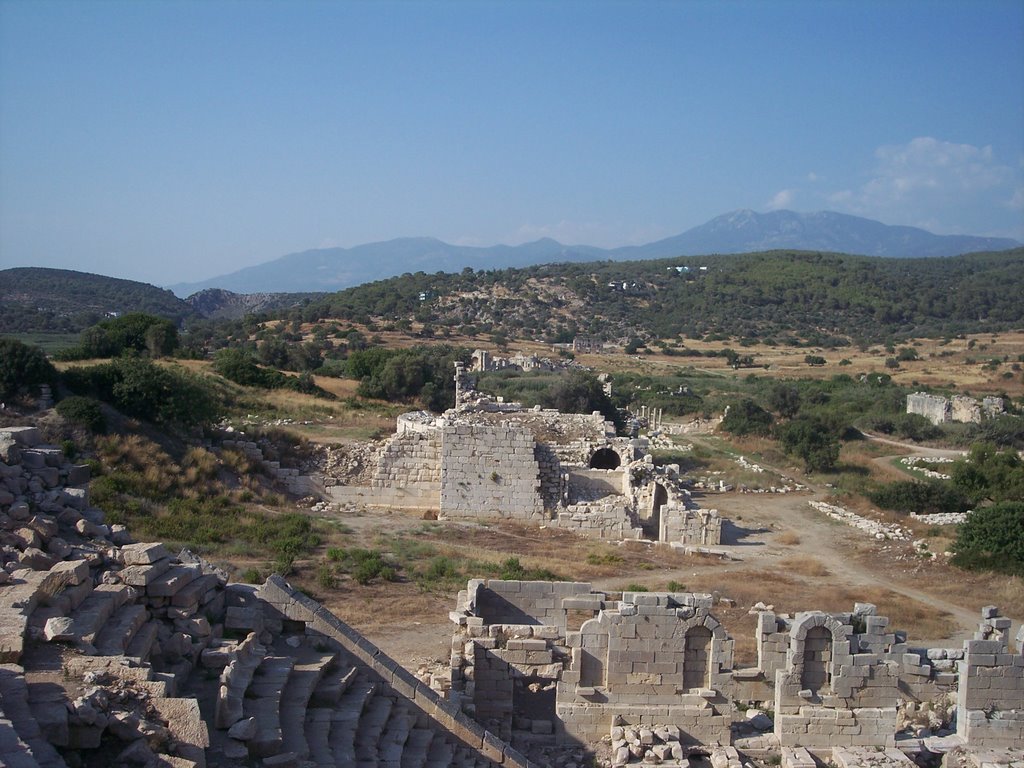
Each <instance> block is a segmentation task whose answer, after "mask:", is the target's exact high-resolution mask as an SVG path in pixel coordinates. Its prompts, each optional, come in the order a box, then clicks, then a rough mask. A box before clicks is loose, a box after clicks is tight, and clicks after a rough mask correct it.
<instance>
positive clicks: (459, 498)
mask: <svg viewBox="0 0 1024 768" xmlns="http://www.w3.org/2000/svg"><path fill="white" fill-rule="evenodd" d="M540 489H541V484H540V477H539V473H538V468H537V462H536V460H535V459H534V440H533V435H532V434H531V433H530V432H529V431H528V430H525V429H523V428H521V427H519V426H517V425H513V424H501V425H496V426H492V425H489V424H448V425H446V426H444V427H443V428H442V435H441V513H442V515H443V516H444V517H450V518H479V517H503V518H511V519H517V520H544V519H546V515H545V514H544V503H543V501H542V499H541V495H540Z"/></svg>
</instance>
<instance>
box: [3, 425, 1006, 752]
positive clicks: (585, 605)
mask: <svg viewBox="0 0 1024 768" xmlns="http://www.w3.org/2000/svg"><path fill="white" fill-rule="evenodd" d="M87 483H88V468H87V467H86V466H83V465H76V464H72V463H69V462H68V461H67V460H66V458H65V456H64V454H63V453H62V451H61V450H60V449H59V448H57V447H54V446H47V445H43V444H41V442H40V435H39V432H38V430H36V429H35V428H32V427H16V428H0V566H2V568H0V765H4V766H12V767H13V768H21V767H22V766H37V765H39V766H45V767H46V768H63V767H64V766H70V767H71V768H91V766H101V765H102V766H104V768H107V767H108V766H109V767H110V768H122V767H123V768H128V767H129V766H146V767H147V768H148V767H150V766H161V767H164V766H170V767H172V768H195V767H202V766H206V765H211V766H228V767H234V766H238V767H239V768H241V766H266V767H267V768H270V767H271V766H284V767H285V768H288V767H294V768H298V766H303V767H305V766H359V767H360V768H375V767H376V766H389V767H391V768H404V767H407V766H416V767H417V768H444V767H445V766H459V767H461V768H494V767H495V766H509V767H510V768H527V767H528V766H531V765H538V764H539V763H535V762H531V761H530V760H528V759H527V758H526V757H524V751H526V752H529V753H530V754H531V755H537V754H538V750H539V751H540V752H539V753H540V754H547V753H545V752H544V750H548V749H550V750H555V751H556V752H555V754H557V750H560V749H561V750H565V749H570V750H574V751H573V752H572V754H574V755H575V754H579V753H580V752H581V751H582V750H588V751H589V750H592V749H593V748H595V747H596V746H598V745H601V744H604V745H605V747H607V749H608V750H609V752H608V756H607V758H606V759H605V762H604V764H607V765H625V764H628V763H635V762H638V761H642V762H644V763H646V764H651V763H661V764H665V765H685V764H686V762H685V760H686V758H687V756H692V755H695V754H698V755H699V754H704V755H710V756H711V758H712V764H713V765H714V766H716V768H721V767H722V766H728V767H730V768H731V767H733V766H740V765H742V762H741V757H740V755H741V753H742V755H743V756H744V758H742V759H761V758H763V757H764V756H765V755H769V754H774V755H776V756H778V755H779V754H780V753H781V761H782V764H783V765H789V766H810V765H813V764H814V763H813V760H812V754H813V755H818V756H822V755H830V756H831V757H832V759H833V760H834V761H835V762H836V764H837V765H842V766H853V765H866V764H872V765H874V764H878V765H883V764H884V765H901V764H902V765H906V764H907V763H906V758H905V757H904V751H906V752H911V753H918V754H922V753H924V751H925V750H927V751H928V753H940V752H943V751H948V753H947V757H948V756H949V755H954V754H957V752H958V750H959V751H960V752H963V750H964V749H966V750H968V756H969V757H970V756H972V755H973V756H977V755H981V756H983V758H984V760H982V759H981V758H978V760H979V761H980V762H979V761H975V762H974V763H972V764H974V765H977V766H979V767H980V766H981V765H982V764H983V763H984V762H986V761H987V763H988V764H992V765H996V764H1002V765H1017V764H1018V763H1019V762H1020V761H1021V760H1024V751H1022V750H1024V706H1022V702H1024V656H1022V648H1021V646H1022V645H1024V632H1022V633H1021V634H1018V636H1017V638H1016V649H1014V648H1013V647H1012V646H1011V642H1010V638H1009V628H1010V620H1009V619H1006V618H1002V617H1000V616H999V614H998V611H996V609H994V608H987V609H985V611H984V614H983V621H982V623H981V626H980V628H979V631H978V633H977V634H976V635H975V637H974V639H972V640H969V641H967V642H966V643H964V644H963V646H962V647H961V648H913V647H910V646H908V645H907V644H906V641H905V638H904V637H903V636H902V635H901V634H900V633H898V632H893V631H891V630H890V629H889V627H888V622H887V620H886V619H885V618H883V617H879V616H876V615H875V612H874V609H873V606H870V605H858V606H856V607H855V609H854V611H853V612H851V613H846V614H842V613H840V614H826V613H821V612H808V613H801V614H797V615H796V616H786V615H777V614H775V613H773V612H772V611H770V610H767V609H766V610H760V611H759V612H758V614H757V636H756V640H757V648H758V661H757V664H756V666H754V667H753V668H750V669H738V668H736V665H735V664H734V660H733V640H732V639H731V637H730V636H729V634H728V632H727V631H726V629H725V628H724V627H723V626H722V624H721V623H720V622H719V621H718V619H717V618H716V617H715V615H714V601H713V599H712V598H711V596H708V595H698V594H689V593H687V594H648V593H630V592H626V593H622V594H608V593H603V592H597V591H595V590H593V589H592V588H591V586H590V585H589V584H581V583H552V582H508V581H493V580H492V581H471V582H470V583H469V585H468V588H467V590H466V591H464V592H462V593H460V595H459V600H458V605H457V608H456V610H455V611H453V612H452V613H451V615H450V617H451V619H452V620H453V622H454V623H455V625H456V630H455V634H454V637H453V642H452V655H451V673H450V677H449V678H448V679H447V680H443V679H439V677H438V676H436V675H434V676H425V677H423V678H419V677H417V676H415V675H413V674H411V673H410V672H408V671H406V670H405V669H404V668H402V667H401V666H399V665H398V664H397V663H396V662H395V661H393V660H392V659H390V658H388V657H387V656H386V655H385V654H384V653H383V652H381V651H380V650H379V649H378V648H377V647H376V646H374V645H373V644H372V643H371V642H370V641H368V640H367V639H366V638H364V637H362V636H361V635H360V634H359V633H357V632H356V631H354V630H353V629H352V628H350V627H348V626H347V625H346V624H344V623H343V622H342V621H340V620H339V619H338V618H337V617H335V616H334V615H333V614H331V613H330V612H329V611H327V610H326V609H325V608H323V607H322V606H321V605H319V604H318V603H316V602H315V601H313V600H312V599H310V598H308V597H306V596H305V595H303V594H302V593H300V592H298V591H297V590H295V589H293V588H292V587H291V586H289V585H288V584H287V582H285V581H284V580H283V579H281V578H280V577H277V576H274V577H271V578H270V579H268V580H267V581H266V583H264V584H262V585H259V586H256V585H248V584H238V583H231V582H230V581H229V579H228V578H227V576H226V574H225V573H224V572H222V571H220V570H219V569H217V568H216V567H214V566H213V565H211V564H209V563H207V562H205V561H203V560H202V559H200V558H198V557H195V556H194V555H192V554H190V553H189V552H187V551H183V552H180V553H179V554H177V555H174V554H173V553H171V552H169V551H168V550H167V548H166V547H165V546H164V545H162V544H160V543H146V542H135V541H133V540H132V538H131V536H130V534H129V532H128V531H127V530H125V529H124V527H123V526H118V525H108V524H107V523H105V522H104V515H103V512H102V511H101V510H99V509H96V508H95V507H93V506H92V505H91V504H90V503H89V493H88V486H87ZM762 607H763V606H762ZM748 704H761V705H762V706H763V711H761V712H757V711H755V710H753V709H747V710H746V712H745V713H742V712H741V711H740V710H741V708H742V707H743V706H746V705H748ZM769 712H770V713H771V714H772V715H773V717H769ZM951 712H955V715H952V716H951V714H950V713H951ZM864 750H868V751H864ZM574 759H575V758H574ZM972 759H973V758H972ZM883 760H884V761H887V762H879V761H883ZM1013 761H1017V762H1016V763H1015V762H1013ZM768 762H770V761H768ZM559 764H560V765H568V763H567V762H565V761H562V762H560V763H559ZM577 764H579V762H577ZM948 764H949V765H950V766H952V765H954V763H952V762H950V763H948Z"/></svg>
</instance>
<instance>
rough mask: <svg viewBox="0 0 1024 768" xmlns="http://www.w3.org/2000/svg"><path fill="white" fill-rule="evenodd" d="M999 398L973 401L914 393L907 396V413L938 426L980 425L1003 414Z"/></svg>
mask: <svg viewBox="0 0 1024 768" xmlns="http://www.w3.org/2000/svg"><path fill="white" fill-rule="evenodd" d="M1004 408H1005V406H1004V403H1003V399H1002V398H1001V397H985V398H983V399H981V400H975V399H974V398H973V397H968V396H966V395H953V397H950V398H946V397H942V396H941V395H929V394H927V393H924V392H915V393H914V394H912V395H907V413H916V414H919V415H921V416H924V417H925V418H926V419H928V421H930V422H931V423H932V424H935V425H939V424H945V423H946V422H950V421H956V422H961V423H965V424H980V423H981V421H982V419H986V418H994V417H996V416H999V415H1000V414H1002V413H1003V412H1004Z"/></svg>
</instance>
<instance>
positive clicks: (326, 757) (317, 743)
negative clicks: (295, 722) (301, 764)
mask: <svg viewBox="0 0 1024 768" xmlns="http://www.w3.org/2000/svg"><path fill="white" fill-rule="evenodd" d="M333 715H334V711H333V710H332V709H330V708H328V707H310V708H309V709H307V710H306V722H305V724H304V727H305V730H306V743H307V744H308V745H309V759H310V760H311V761H313V762H314V763H316V765H317V766H320V767H322V768H328V766H331V768H333V766H334V753H333V752H332V751H331V719H332V717H333Z"/></svg>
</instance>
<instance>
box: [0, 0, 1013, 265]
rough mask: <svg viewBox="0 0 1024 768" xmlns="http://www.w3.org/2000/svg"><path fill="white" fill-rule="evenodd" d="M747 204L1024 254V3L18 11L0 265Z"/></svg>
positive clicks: (506, 237) (611, 223) (5, 135)
mask: <svg viewBox="0 0 1024 768" xmlns="http://www.w3.org/2000/svg"><path fill="white" fill-rule="evenodd" d="M737 208H752V209H754V210H758V211H766V210H770V209H773V208H790V209H793V210H798V211H817V210H836V211H842V212H845V213H852V214H857V215H863V216H867V217H870V218H876V219H879V220H881V221H884V222H886V223H890V224H910V225H915V226H922V227H925V228H927V229H930V230H932V231H934V232H938V233H942V234H947V233H967V234H978V235H998V236H1009V237H1015V238H1017V239H1019V240H1024V2H1022V1H1021V0H1005V1H1003V0H964V1H963V2H941V1H937V0H927V2H916V1H915V0H902V1H901V2H870V1H865V0H857V2H839V1H829V0H823V1H821V2H767V1H764V2H728V1H725V2H601V1H600V0H598V1H596V2H531V1H530V0H523V1H518V2H511V1H509V2H497V1H495V2H431V1H429V0H422V1H421V2H411V1H407V2H368V1H367V2H309V1H305V0H294V1H293V2H270V1H264V2H260V1H258V0H257V1H255V2H242V1H241V0H233V1H232V2H226V1H223V0H207V1H204V2H200V1H199V0H187V1H186V0H179V1H178V2H154V1H150V0H141V1H140V2H116V1H115V0H104V1H103V2H93V1H91V0H74V1H71V0H65V1H64V2H47V1H46V0H0V268H6V267H11V266H53V267H62V268H68V269H79V270H84V271H90V272H98V273H101V274H108V275H115V276H119V277H128V278H132V279H138V280H144V281H148V282H154V283H157V284H170V283H175V282H183V281H191V280H200V279H203V278H208V277H212V276H214V275H218V274H223V273H225V272H230V271H233V270H235V269H238V268H241V267H243V266H247V265H251V264H257V263H260V262H263V261H268V260H270V259H273V258H276V257H278V256H281V255H283V254H285V253H289V252H294V251H300V250H305V249H308V248H316V247H326V246H335V245H342V246H351V245H356V244H359V243H364V242H371V241H376V240H386V239H390V238H394V237H402V236H419V235H427V236H433V237H438V238H440V239H442V240H446V241H448V242H454V243H461V244H470V245H492V244H495V243H499V242H501V243H510V244H515V243H520V242H525V241H529V240H534V239H537V238H539V237H545V236H550V237H554V238H556V239H558V240H560V241H562V242H564V243H585V244H590V245H599V246H616V245H624V244H629V243H642V242H648V241H651V240H655V239H659V238H662V237H667V236H670V235H674V234H678V233H679V232H682V231H684V230H686V229H688V228H690V227H693V226H696V225H698V224H702V223H704V222H705V221H707V220H708V219H710V218H712V217H714V216H717V215H719V214H722V213H725V212H727V211H730V210H734V209H737Z"/></svg>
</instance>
